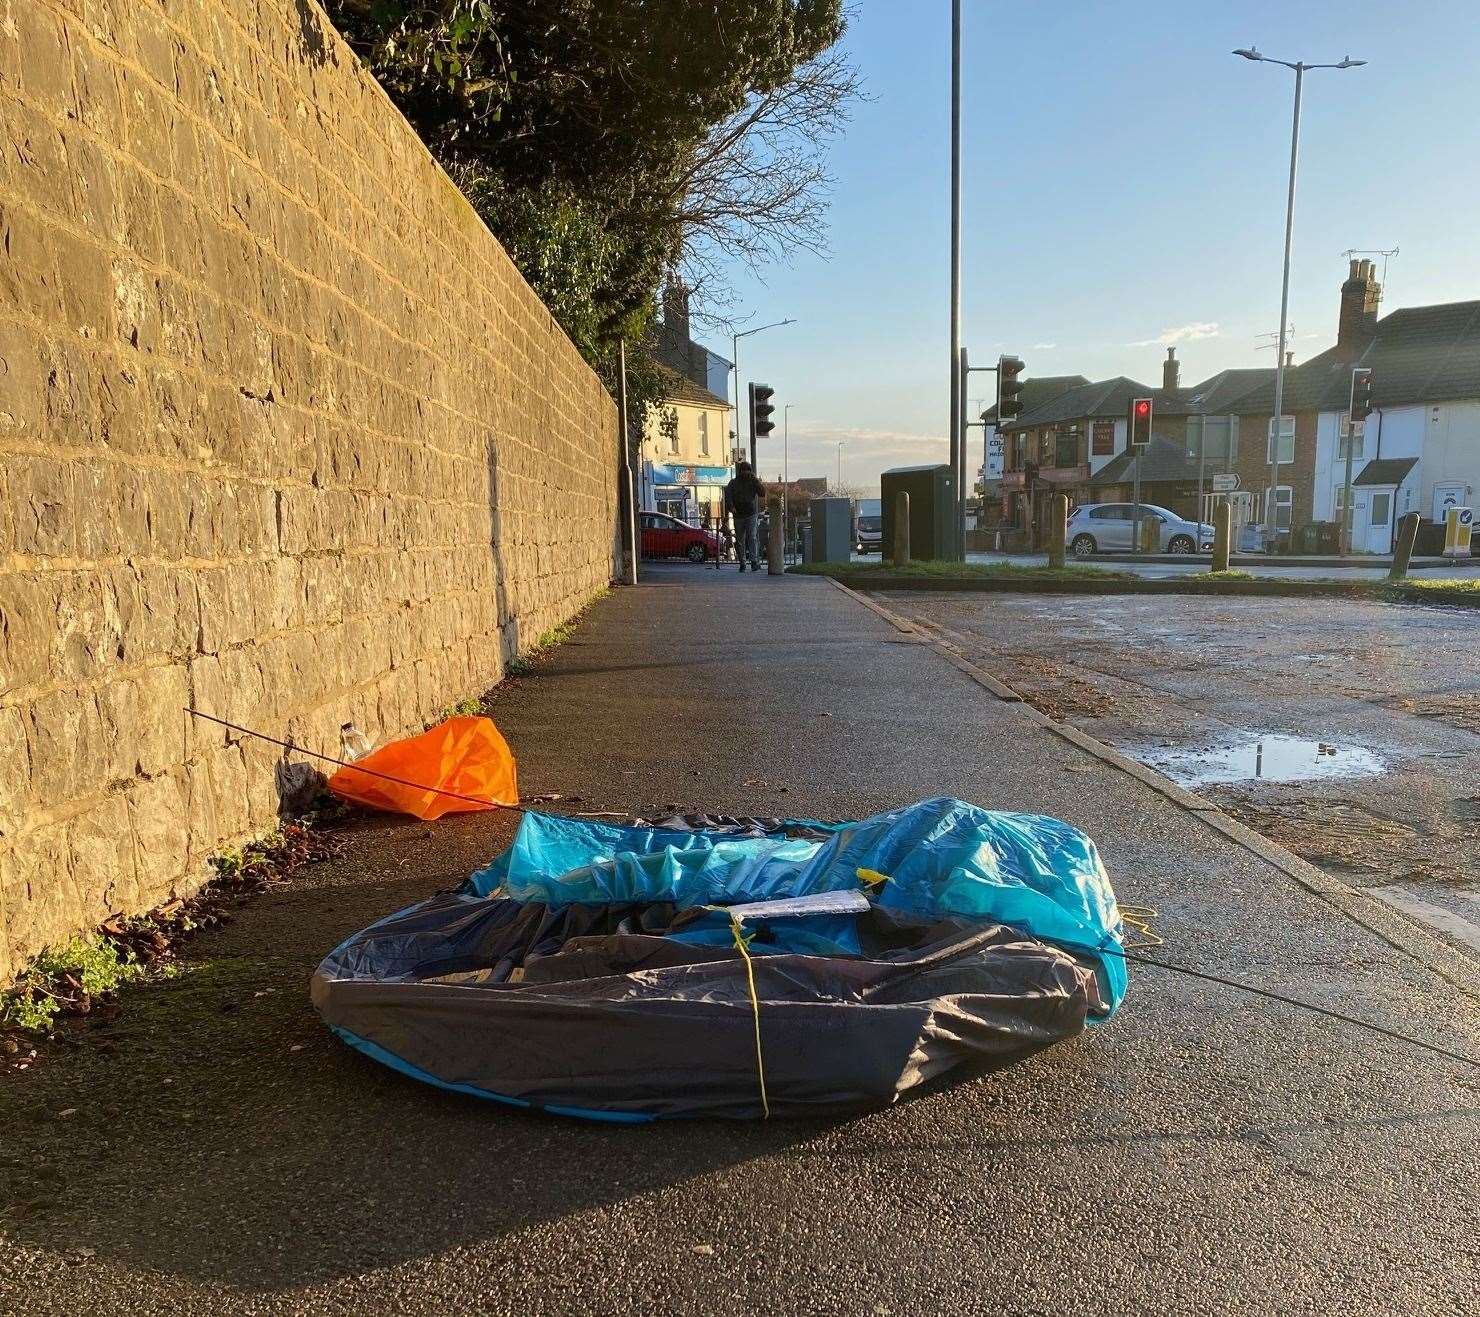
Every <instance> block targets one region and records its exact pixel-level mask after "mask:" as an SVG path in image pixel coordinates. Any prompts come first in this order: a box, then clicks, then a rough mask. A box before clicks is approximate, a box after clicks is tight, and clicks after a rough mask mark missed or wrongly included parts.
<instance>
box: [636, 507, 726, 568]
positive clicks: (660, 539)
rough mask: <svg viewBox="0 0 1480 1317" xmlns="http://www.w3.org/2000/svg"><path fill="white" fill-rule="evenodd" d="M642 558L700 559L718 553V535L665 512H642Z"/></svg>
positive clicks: (692, 560) (701, 560)
mask: <svg viewBox="0 0 1480 1317" xmlns="http://www.w3.org/2000/svg"><path fill="white" fill-rule="evenodd" d="M639 525H640V526H641V529H642V556H643V557H644V558H687V559H688V560H689V561H690V562H703V561H704V560H705V559H706V558H713V557H714V556H715V555H716V554H717V553H718V552H719V536H718V535H716V534H715V533H714V532H713V531H709V530H703V529H701V528H700V527H698V526H690V525H689V524H688V522H686V521H679V520H678V518H677V517H670V516H669V515H668V514H667V513H666V512H644V513H642V514H641V516H640V518H639Z"/></svg>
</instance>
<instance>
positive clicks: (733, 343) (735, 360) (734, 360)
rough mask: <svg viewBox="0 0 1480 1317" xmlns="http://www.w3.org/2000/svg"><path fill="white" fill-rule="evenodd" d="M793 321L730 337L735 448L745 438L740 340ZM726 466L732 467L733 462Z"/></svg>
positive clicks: (758, 327)
mask: <svg viewBox="0 0 1480 1317" xmlns="http://www.w3.org/2000/svg"><path fill="white" fill-rule="evenodd" d="M794 324H796V321H795V320H776V321H773V322H772V323H771V324H769V325H757V326H756V327H755V328H754V329H744V330H741V331H740V333H738V334H731V335H730V369H731V370H732V371H734V372H735V446H736V447H737V448H744V447H745V444H744V443H743V442H742V441H743V439H744V438H745V436H744V435H742V434H741V433H740V340H741V339H742V338H749V337H750V336H751V335H752V334H760V333H763V332H764V331H765V330H767V329H780V328H781V326H782V325H794ZM728 465H733V461H732V462H731V463H729V464H728Z"/></svg>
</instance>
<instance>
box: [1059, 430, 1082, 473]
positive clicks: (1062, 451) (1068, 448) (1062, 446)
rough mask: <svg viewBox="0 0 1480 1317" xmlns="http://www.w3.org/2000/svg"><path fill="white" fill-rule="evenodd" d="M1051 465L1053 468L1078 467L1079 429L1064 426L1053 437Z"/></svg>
mask: <svg viewBox="0 0 1480 1317" xmlns="http://www.w3.org/2000/svg"><path fill="white" fill-rule="evenodd" d="M1053 464H1054V465H1055V466H1078V465H1079V427H1078V426H1077V425H1070V426H1065V427H1064V428H1063V429H1062V430H1060V431H1059V432H1058V433H1057V434H1056V435H1055V436H1054V445H1053Z"/></svg>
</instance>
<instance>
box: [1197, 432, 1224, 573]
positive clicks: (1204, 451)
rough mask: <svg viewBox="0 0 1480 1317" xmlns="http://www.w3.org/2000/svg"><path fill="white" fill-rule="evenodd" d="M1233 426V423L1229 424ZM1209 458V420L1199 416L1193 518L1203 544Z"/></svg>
mask: <svg viewBox="0 0 1480 1317" xmlns="http://www.w3.org/2000/svg"><path fill="white" fill-rule="evenodd" d="M1229 424H1230V425H1231V424H1232V422H1229ZM1207 456H1208V418H1207V417H1206V416H1199V417H1198V418H1197V516H1196V517H1194V518H1193V520H1194V521H1196V522H1197V538H1198V543H1199V545H1201V543H1202V514H1203V468H1204V466H1205V464H1206V461H1207Z"/></svg>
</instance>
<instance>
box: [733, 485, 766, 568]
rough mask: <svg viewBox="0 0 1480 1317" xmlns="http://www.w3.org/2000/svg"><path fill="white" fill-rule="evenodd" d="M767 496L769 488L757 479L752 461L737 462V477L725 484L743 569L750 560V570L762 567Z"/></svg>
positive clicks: (738, 553)
mask: <svg viewBox="0 0 1480 1317" xmlns="http://www.w3.org/2000/svg"><path fill="white" fill-rule="evenodd" d="M765 498H766V487H765V486H764V485H763V484H761V482H760V481H759V480H758V479H757V478H756V474H755V471H754V470H753V469H752V468H751V465H750V463H749V462H745V461H741V462H737V463H736V464H735V478H734V479H733V480H731V481H730V483H729V484H728V485H726V486H725V515H726V516H727V517H733V518H734V519H735V556H736V557H737V558H739V559H740V570H741V571H742V572H743V571H744V570H745V564H746V562H747V561H748V562H749V563H750V570H751V571H753V572H758V571H760V569H761V551H760V537H759V535H758V533H757V532H758V529H759V521H760V510H761V504H762V503H763V502H764V501H765Z"/></svg>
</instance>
